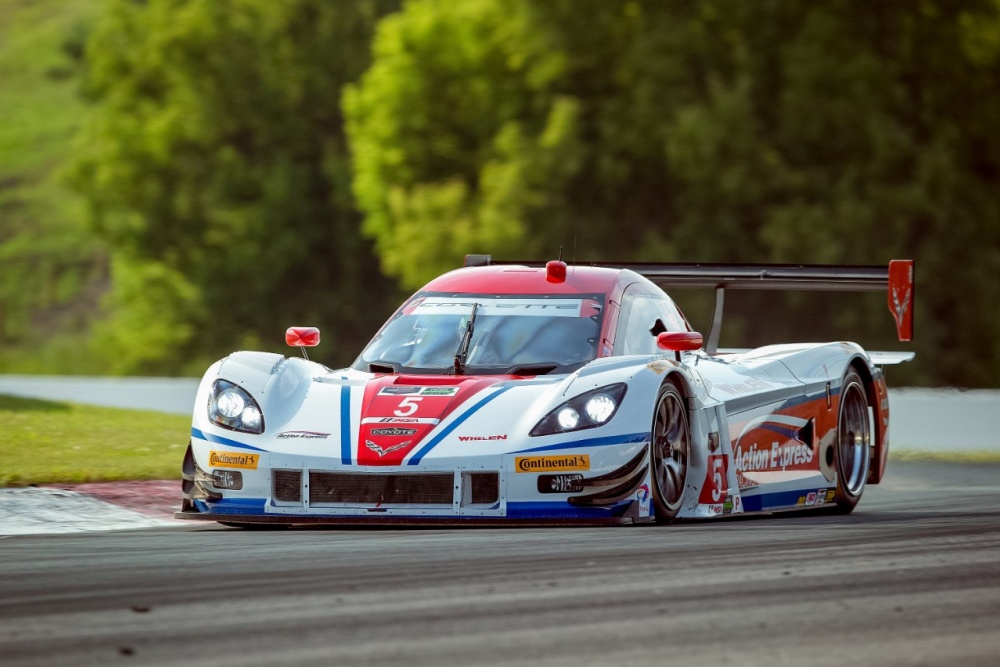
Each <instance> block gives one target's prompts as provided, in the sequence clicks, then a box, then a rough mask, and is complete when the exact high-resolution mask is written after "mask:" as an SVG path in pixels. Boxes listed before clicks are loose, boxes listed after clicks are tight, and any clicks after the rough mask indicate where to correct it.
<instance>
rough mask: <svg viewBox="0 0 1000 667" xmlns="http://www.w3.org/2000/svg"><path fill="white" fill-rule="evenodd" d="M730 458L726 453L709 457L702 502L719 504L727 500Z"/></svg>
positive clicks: (699, 499) (700, 499) (700, 500)
mask: <svg viewBox="0 0 1000 667" xmlns="http://www.w3.org/2000/svg"><path fill="white" fill-rule="evenodd" d="M728 464H729V459H728V457H727V456H726V455H725V454H716V455H715V456H709V457H708V474H707V475H706V476H705V484H704V485H703V486H702V489H701V497H700V498H698V502H700V503H708V504H713V505H714V504H718V503H721V502H722V501H723V500H725V498H726V495H727V494H728V493H729V483H728V481H727V474H726V473H727V471H728V468H729V465H728Z"/></svg>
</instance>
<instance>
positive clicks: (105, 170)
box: [74, 0, 397, 373]
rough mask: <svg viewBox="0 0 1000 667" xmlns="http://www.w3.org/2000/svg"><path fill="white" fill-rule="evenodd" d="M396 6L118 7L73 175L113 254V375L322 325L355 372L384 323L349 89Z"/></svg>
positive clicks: (89, 59) (104, 23) (234, 3)
mask: <svg viewBox="0 0 1000 667" xmlns="http://www.w3.org/2000/svg"><path fill="white" fill-rule="evenodd" d="M396 5H397V2H395V1H390V0H359V1H358V2H351V3H330V2H324V1H322V0H296V1H294V2H291V1H290V2H280V3H275V2H270V1H268V0H227V1H225V2H215V1H213V2H202V1H199V0H150V2H148V3H135V2H132V1H130V0H116V1H114V2H112V3H111V4H110V6H109V8H108V10H107V12H106V14H105V16H104V17H103V18H102V20H101V21H100V23H99V24H98V25H97V26H96V28H95V30H94V32H93V34H92V35H91V38H90V40H89V43H88V45H87V50H86V66H87V83H86V93H87V94H88V96H89V97H90V98H91V99H92V100H93V101H94V102H95V104H96V105H97V109H96V111H95V117H94V122H93V123H91V124H90V126H89V127H88V129H87V131H86V132H85V133H84V136H83V137H82V142H81V148H80V157H79V158H78V161H77V165H76V168H75V173H74V182H75V184H76V187H77V188H78V189H79V190H80V191H81V192H83V193H84V194H85V195H86V197H87V198H88V201H89V203H90V207H91V211H92V217H93V221H94V225H95V228H96V229H97V230H98V232H99V233H100V235H101V236H102V237H103V238H105V239H106V240H107V242H108V243H109V244H110V245H111V247H112V248H113V250H114V265H113V266H114V280H115V290H114V294H113V299H112V304H113V312H114V316H113V317H112V318H111V319H110V321H109V323H108V324H107V325H106V326H105V328H104V329H103V336H104V341H105V345H106V346H107V347H109V348H113V349H114V350H116V353H117V354H116V356H115V358H116V360H117V362H118V366H117V368H115V369H114V370H117V371H119V372H133V373H134V372H141V373H151V372H158V373H162V372H200V370H202V369H203V366H204V364H205V363H206V361H207V360H208V359H211V358H215V357H217V356H219V355H220V354H224V353H227V352H229V351H231V350H232V349H233V347H235V346H245V347H259V346H263V347H268V348H272V347H277V348H278V349H281V347H280V343H281V332H282V331H283V329H284V327H286V326H288V325H290V324H316V325H319V326H321V327H323V329H324V339H325V343H326V344H325V345H324V348H323V350H324V353H325V354H326V356H327V357H329V359H330V360H331V361H332V362H334V363H338V364H339V363H345V362H347V361H349V360H350V359H351V357H352V353H356V352H357V350H358V349H359V346H360V344H361V343H362V342H363V341H364V340H365V339H366V338H367V337H368V336H369V335H370V334H371V333H372V332H373V331H374V329H375V328H377V326H378V324H379V323H380V322H381V320H382V319H384V318H385V317H386V316H387V315H388V313H389V312H390V309H391V306H392V303H391V301H392V297H393V296H394V287H393V285H392V283H391V282H390V281H388V280H386V279H384V278H382V276H381V275H380V274H379V272H378V271H377V269H376V268H375V261H374V257H373V255H372V250H371V247H370V244H369V243H368V242H367V241H365V240H364V239H362V238H361V236H360V233H359V231H358V227H359V222H360V217H359V215H358V214H357V213H356V211H355V210H354V206H353V200H352V197H351V194H350V163H349V158H348V153H347V147H346V144H345V141H344V136H343V129H342V127H343V119H342V116H341V111H340V90H341V88H342V86H343V85H344V84H345V83H347V82H349V81H352V80H354V79H355V78H356V77H357V76H358V75H359V74H360V72H362V71H363V69H364V68H365V66H366V65H367V63H368V59H369V55H368V47H369V40H370V35H371V33H372V31H373V30H374V26H375V24H376V22H377V21H378V19H379V17H380V16H382V15H384V14H385V13H386V12H389V11H392V10H393V9H394V8H395V7H396Z"/></svg>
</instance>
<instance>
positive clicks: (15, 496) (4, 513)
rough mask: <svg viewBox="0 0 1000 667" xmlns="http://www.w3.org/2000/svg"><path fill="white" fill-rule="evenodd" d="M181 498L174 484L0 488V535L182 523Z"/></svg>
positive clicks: (148, 483)
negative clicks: (179, 517)
mask: <svg viewBox="0 0 1000 667" xmlns="http://www.w3.org/2000/svg"><path fill="white" fill-rule="evenodd" d="M180 497H181V484H180V481H179V480H178V481H175V480H169V481H151V482H101V483H94V484H66V485H54V486H45V487H27V488H16V489H0V536H11V535H44V534H57V533H82V532H101V531H108V530H135V529H142V528H161V527H167V526H178V525H183V522H181V521H177V520H176V519H174V518H173V516H172V515H173V512H174V511H175V510H176V509H178V508H179V507H180Z"/></svg>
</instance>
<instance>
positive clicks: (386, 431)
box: [372, 426, 417, 436]
mask: <svg viewBox="0 0 1000 667" xmlns="http://www.w3.org/2000/svg"><path fill="white" fill-rule="evenodd" d="M416 433H417V429H415V428H400V427H399V426H390V427H388V428H373V429H372V435H390V436H396V435H398V436H405V435H415V434H416Z"/></svg>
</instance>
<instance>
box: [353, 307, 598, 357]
mask: <svg viewBox="0 0 1000 667" xmlns="http://www.w3.org/2000/svg"><path fill="white" fill-rule="evenodd" d="M474 306H475V308H474ZM603 311H604V296H603V295H591V294H588V295H580V296H566V295H558V296H539V295H531V296H496V295H487V296H477V295H457V296H456V295H432V294H418V295H417V296H415V297H414V298H413V299H411V300H410V301H409V302H408V303H407V304H406V305H404V306H403V308H402V309H401V310H400V311H399V312H398V313H397V314H396V315H395V316H394V317H393V319H391V320H389V322H388V323H387V324H386V325H385V326H384V327H383V328H382V331H380V332H379V334H378V335H377V336H376V337H375V339H374V340H373V341H372V342H371V343H369V345H368V347H366V348H365V350H364V352H362V353H361V356H360V357H358V359H357V361H355V362H354V368H356V369H358V370H364V371H381V372H386V371H388V370H389V369H388V368H386V367H391V369H392V370H393V371H395V372H401V371H407V372H414V371H417V372H426V373H455V372H465V373H468V374H491V373H519V372H525V373H527V372H531V373H549V372H560V373H568V372H571V371H573V370H576V369H577V368H579V367H581V366H583V365H584V364H585V363H587V362H588V361H591V360H593V359H594V357H595V356H596V354H597V352H596V351H597V337H598V333H599V332H600V329H601V317H602V314H603ZM473 317H474V318H475V321H474V325H475V326H474V327H472V332H473V333H472V336H471V338H470V339H469V340H468V342H467V346H466V345H463V337H464V336H465V334H466V332H467V331H468V330H469V329H470V327H469V320H470V318H473ZM463 353H464V354H463ZM456 356H459V357H461V361H462V363H461V364H458V363H456ZM373 364H374V365H375V366H376V367H375V368H372V365H373Z"/></svg>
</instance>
